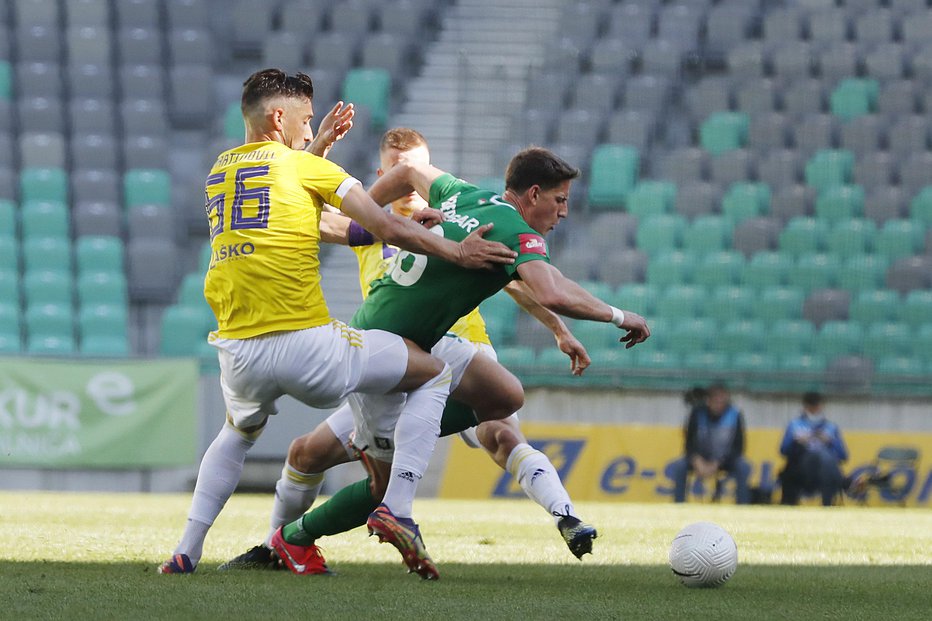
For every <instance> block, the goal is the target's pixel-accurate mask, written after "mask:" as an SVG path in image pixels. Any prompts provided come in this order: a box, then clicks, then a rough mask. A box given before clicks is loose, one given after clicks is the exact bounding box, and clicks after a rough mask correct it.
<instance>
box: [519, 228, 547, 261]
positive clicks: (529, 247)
mask: <svg viewBox="0 0 932 621" xmlns="http://www.w3.org/2000/svg"><path fill="white" fill-rule="evenodd" d="M518 242H519V243H520V244H521V249H520V250H519V252H520V254H539V255H541V256H547V244H546V243H545V242H544V238H543V237H541V236H540V235H533V234H531V233H521V234H520V235H518Z"/></svg>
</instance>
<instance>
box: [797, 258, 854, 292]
mask: <svg viewBox="0 0 932 621" xmlns="http://www.w3.org/2000/svg"><path fill="white" fill-rule="evenodd" d="M839 271H841V262H840V261H839V260H838V258H837V257H835V256H833V255H830V254H824V253H819V254H805V255H802V256H800V257H799V258H798V259H797V261H796V265H794V266H793V269H791V270H790V280H789V285H790V286H791V287H797V288H799V289H803V290H806V291H810V290H812V289H826V288H831V287H834V286H835V276H836V274H837V273H838V272H839Z"/></svg>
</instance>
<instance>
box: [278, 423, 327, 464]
mask: <svg viewBox="0 0 932 621" xmlns="http://www.w3.org/2000/svg"><path fill="white" fill-rule="evenodd" d="M325 459H326V451H323V450H320V447H318V446H317V443H316V442H315V438H314V434H313V433H307V434H304V435H303V436H301V437H299V438H295V439H294V440H292V441H291V445H290V446H289V447H288V463H289V464H290V465H291V467H292V468H294V469H295V470H297V471H298V472H308V473H310V472H323V471H324V470H326V469H327V467H328V465H327V464H325V463H323V462H324V460H325Z"/></svg>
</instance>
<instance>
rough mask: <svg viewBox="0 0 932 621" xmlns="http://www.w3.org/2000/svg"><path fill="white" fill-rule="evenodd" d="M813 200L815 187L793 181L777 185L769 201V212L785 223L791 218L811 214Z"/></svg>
mask: <svg viewBox="0 0 932 621" xmlns="http://www.w3.org/2000/svg"><path fill="white" fill-rule="evenodd" d="M815 200H816V190H815V188H810V187H808V186H805V185H801V184H795V183H794V184H792V185H784V186H777V187H776V189H775V190H774V193H773V198H772V199H771V201H770V213H771V215H773V216H774V217H775V218H778V219H779V220H780V221H781V222H783V223H784V224H786V223H787V222H789V221H790V220H792V219H793V218H797V217H800V216H811V215H812V214H813V213H814V205H815Z"/></svg>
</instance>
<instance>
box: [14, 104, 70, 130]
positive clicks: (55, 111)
mask: <svg viewBox="0 0 932 621" xmlns="http://www.w3.org/2000/svg"><path fill="white" fill-rule="evenodd" d="M16 108H17V110H18V112H19V130H20V131H22V132H43V131H51V132H64V131H65V113H64V110H62V103H61V100H59V99H56V98H54V97H28V98H21V99H20V100H19V101H18V102H17V106H16Z"/></svg>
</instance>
